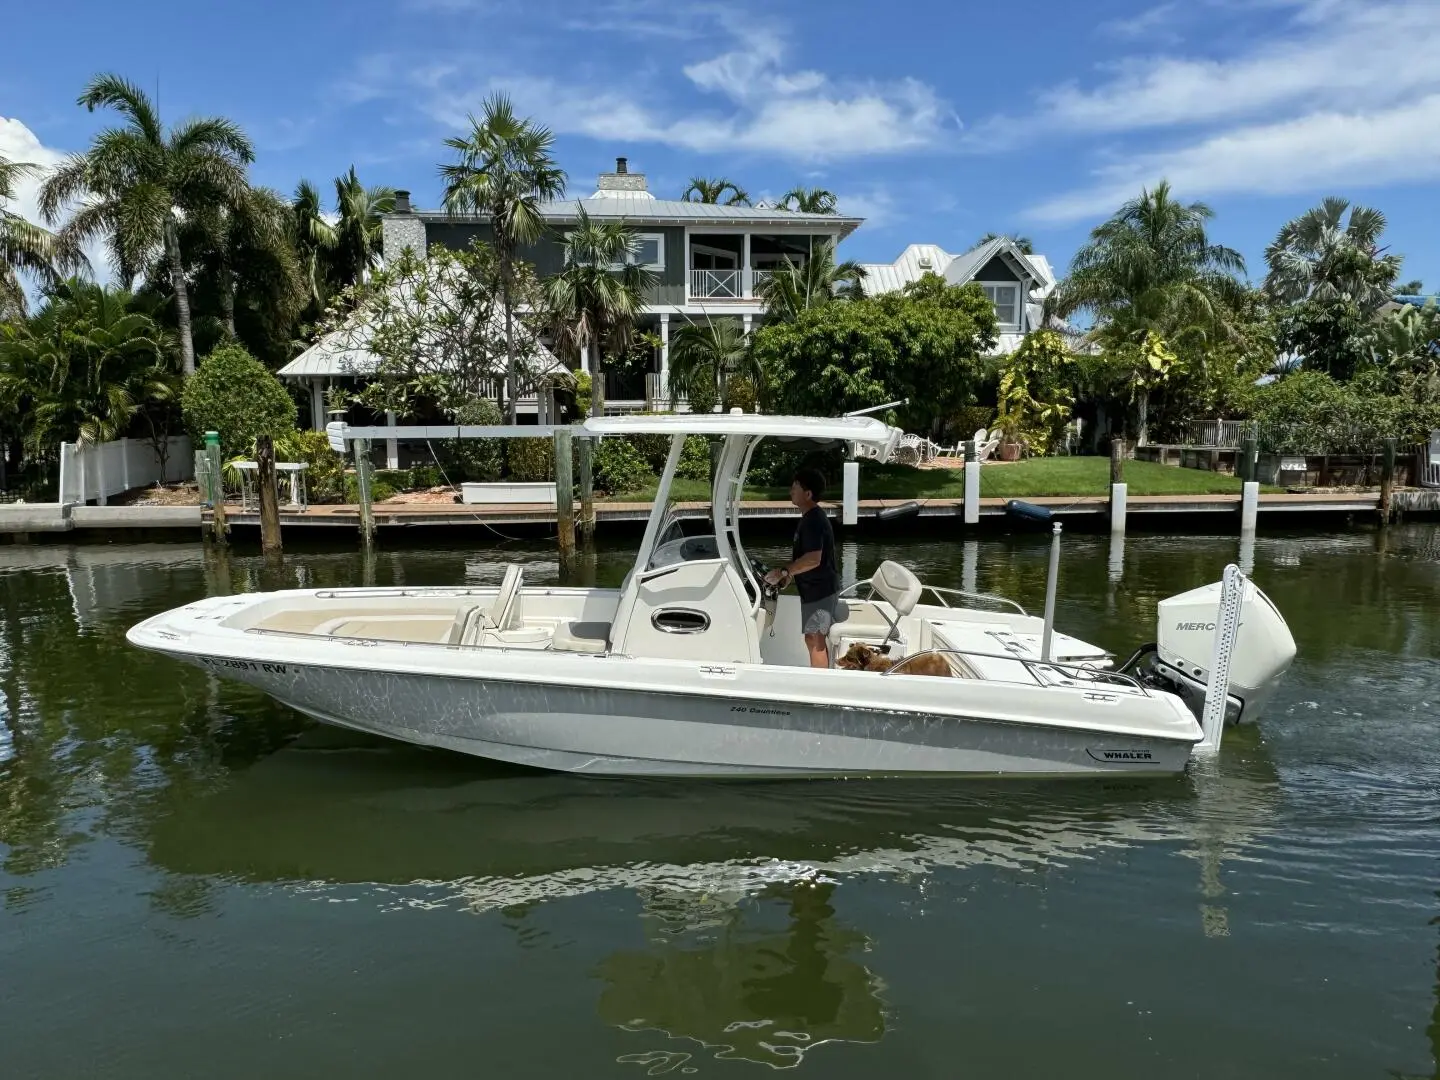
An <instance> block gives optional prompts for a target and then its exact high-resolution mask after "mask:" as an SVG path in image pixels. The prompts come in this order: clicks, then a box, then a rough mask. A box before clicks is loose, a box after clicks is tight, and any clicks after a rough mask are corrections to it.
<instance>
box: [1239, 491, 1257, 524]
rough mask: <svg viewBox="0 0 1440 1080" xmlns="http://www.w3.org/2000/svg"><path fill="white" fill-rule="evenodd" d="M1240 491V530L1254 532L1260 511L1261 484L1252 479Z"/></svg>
mask: <svg viewBox="0 0 1440 1080" xmlns="http://www.w3.org/2000/svg"><path fill="white" fill-rule="evenodd" d="M1240 491H1241V494H1240V531H1241V532H1242V533H1247V532H1248V533H1253V532H1254V531H1255V519H1256V518H1257V517H1258V516H1259V513H1260V485H1259V484H1258V483H1256V482H1255V481H1253V480H1250V481H1247V482H1246V483H1245V485H1244V486H1243V487H1242V488H1241V489H1240Z"/></svg>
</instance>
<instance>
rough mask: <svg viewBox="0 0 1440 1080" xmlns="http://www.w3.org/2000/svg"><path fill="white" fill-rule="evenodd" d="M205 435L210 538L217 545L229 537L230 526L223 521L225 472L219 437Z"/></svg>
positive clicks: (216, 435)
mask: <svg viewBox="0 0 1440 1080" xmlns="http://www.w3.org/2000/svg"><path fill="white" fill-rule="evenodd" d="M212 434H215V433H213V432H209V431H207V432H206V433H205V458H206V460H207V461H208V462H209V463H210V469H209V472H210V496H211V500H212V501H211V504H210V536H211V539H213V540H215V541H217V542H218V543H221V544H223V543H225V542H226V540H227V539H228V538H229V536H230V524H229V522H227V521H226V520H225V471H224V468H225V466H224V462H222V461H221V460H220V436H219V435H218V434H215V437H214V438H213V439H212V438H211V435H212Z"/></svg>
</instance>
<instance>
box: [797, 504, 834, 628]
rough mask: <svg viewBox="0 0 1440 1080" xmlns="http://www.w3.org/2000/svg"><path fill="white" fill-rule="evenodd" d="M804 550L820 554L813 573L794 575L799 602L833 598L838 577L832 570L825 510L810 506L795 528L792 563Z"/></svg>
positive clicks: (831, 535) (831, 537) (831, 544)
mask: <svg viewBox="0 0 1440 1080" xmlns="http://www.w3.org/2000/svg"><path fill="white" fill-rule="evenodd" d="M808 551H818V552H820V565H819V566H817V567H816V568H815V569H814V570H807V571H805V573H803V574H796V575H795V590H796V591H797V592H798V593H799V594H800V600H801V602H802V603H806V604H808V603H812V602H813V601H816V600H823V599H825V597H827V596H834V595H835V594H836V593H838V592H839V591H840V574H839V572H838V571H837V570H836V568H835V533H834V532H833V531H832V530H831V528H830V519H829V518H828V517H826V516H825V511H824V510H821V509H820V507H818V506H812V507H811V508H810V509H809V510H806V511H805V513H804V514H803V515H802V516H801V518H800V524H799V525H798V526H796V528H795V546H794V548H793V549H792V550H791V553H790V561H791V562H794V561H795V560H796V559H798V558H800V556H801V555H804V554H805V553H806V552H808Z"/></svg>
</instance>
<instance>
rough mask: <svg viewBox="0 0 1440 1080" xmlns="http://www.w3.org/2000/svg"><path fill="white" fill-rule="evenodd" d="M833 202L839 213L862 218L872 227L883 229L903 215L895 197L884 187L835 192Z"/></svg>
mask: <svg viewBox="0 0 1440 1080" xmlns="http://www.w3.org/2000/svg"><path fill="white" fill-rule="evenodd" d="M835 202H836V205H837V208H838V209H839V211H840V213H842V214H845V215H847V216H849V217H860V218H864V219H865V224H866V225H867V226H869V227H870V228H872V229H883V228H885V227H887V226H889V225H893V224H894V223H895V222H897V221H899V220H900V219H901V218H902V217H904V215H903V214H902V213H901V212H900V210H899V207H898V206H897V205H896V202H895V197H894V196H893V195H891V194H890V192H888V191H886V190H885V189H884V188H870V189H869V190H867V191H841V192H837V193H836V195H835Z"/></svg>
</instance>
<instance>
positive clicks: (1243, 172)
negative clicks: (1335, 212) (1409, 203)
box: [1029, 93, 1440, 221]
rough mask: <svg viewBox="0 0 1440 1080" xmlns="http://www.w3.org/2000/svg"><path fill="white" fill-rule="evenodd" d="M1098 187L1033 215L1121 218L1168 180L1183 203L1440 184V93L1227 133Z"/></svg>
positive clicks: (1128, 167) (1132, 164) (1127, 165)
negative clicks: (1122, 210) (1127, 206)
mask: <svg viewBox="0 0 1440 1080" xmlns="http://www.w3.org/2000/svg"><path fill="white" fill-rule="evenodd" d="M1096 177H1097V179H1096V182H1095V183H1094V184H1093V185H1091V186H1090V187H1086V188H1082V189H1080V190H1078V191H1073V192H1069V193H1067V194H1064V195H1060V196H1058V197H1056V198H1053V199H1050V200H1047V201H1046V202H1043V203H1041V204H1040V205H1038V206H1036V207H1034V208H1032V209H1031V210H1030V212H1029V216H1030V217H1031V218H1034V219H1037V220H1041V221H1072V220H1075V219H1077V218H1083V217H1088V216H1092V215H1098V214H1104V213H1108V212H1110V211H1113V210H1114V209H1115V207H1116V206H1118V205H1119V204H1120V203H1121V202H1123V201H1125V200H1126V199H1129V198H1133V197H1134V196H1135V195H1137V194H1138V193H1139V191H1140V188H1141V187H1142V186H1153V185H1154V183H1155V182H1156V181H1158V180H1161V179H1168V180H1169V181H1170V182H1171V184H1172V185H1173V186H1174V187H1175V189H1176V190H1177V191H1178V192H1179V193H1180V194H1181V195H1182V196H1184V197H1198V196H1209V195H1219V194H1229V193H1237V192H1246V193H1254V194H1272V195H1279V194H1289V193H1295V192H1304V191H1309V190H1313V189H1315V188H1319V187H1328V186H1333V185H1341V184H1351V185H1372V186H1373V185H1380V184H1389V183H1397V182H1405V181H1416V180H1427V179H1435V178H1437V177H1440V93H1435V94H1430V95H1428V96H1426V97H1424V98H1421V99H1420V100H1418V101H1415V102H1412V103H1410V104H1406V105H1400V106H1396V107H1394V108H1390V109H1381V110H1375V111H1369V112H1351V113H1341V112H1316V113H1311V114H1308V115H1305V116H1302V117H1298V118H1296V119H1293V120H1286V121H1281V122H1278V123H1274V124H1257V125H1253V126H1249V127H1241V128H1237V129H1235V130H1230V131H1224V132H1220V133H1218V134H1215V135H1212V136H1210V137H1208V138H1205V139H1202V140H1200V141H1199V142H1196V143H1194V144H1192V145H1188V146H1182V147H1179V148H1177V149H1174V150H1170V151H1163V152H1160V153H1152V154H1145V155H1141V156H1139V157H1137V158H1134V159H1131V160H1129V161H1126V162H1123V163H1117V164H1113V165H1109V166H1106V167H1104V168H1102V169H1100V170H1099V171H1098V172H1097V174H1096Z"/></svg>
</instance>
